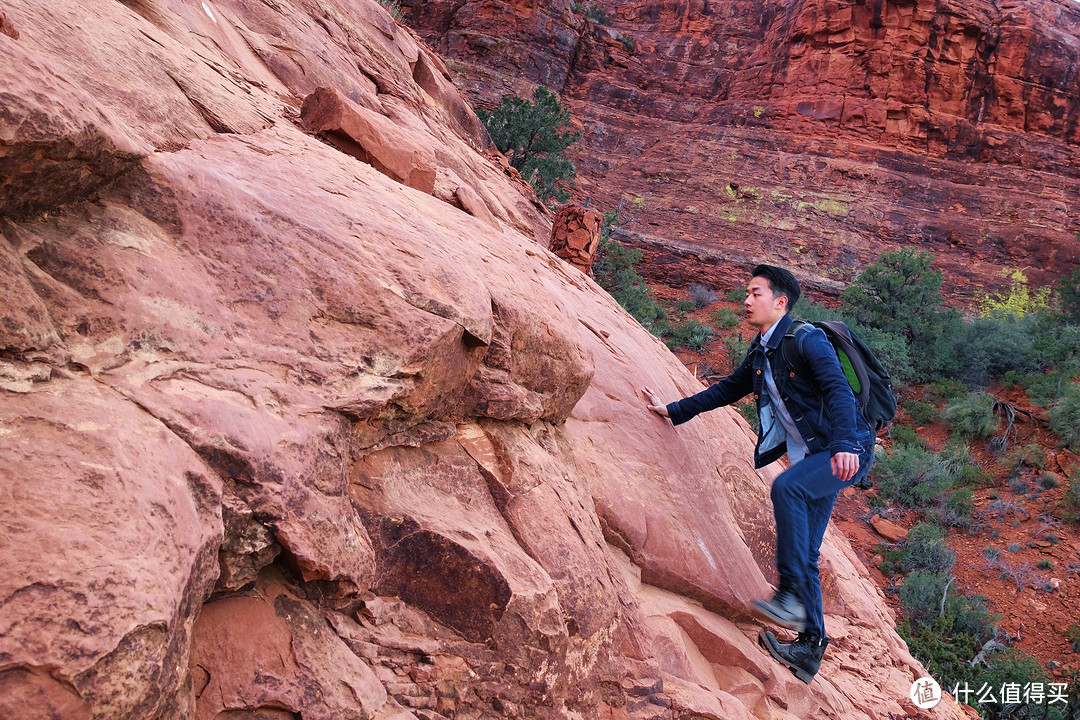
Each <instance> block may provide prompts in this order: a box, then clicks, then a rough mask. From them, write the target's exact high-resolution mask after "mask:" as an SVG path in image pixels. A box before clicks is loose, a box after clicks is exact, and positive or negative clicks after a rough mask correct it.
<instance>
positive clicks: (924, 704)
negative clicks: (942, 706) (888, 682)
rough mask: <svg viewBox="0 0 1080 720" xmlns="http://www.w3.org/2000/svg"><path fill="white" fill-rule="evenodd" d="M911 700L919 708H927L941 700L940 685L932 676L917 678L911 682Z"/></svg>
mask: <svg viewBox="0 0 1080 720" xmlns="http://www.w3.org/2000/svg"><path fill="white" fill-rule="evenodd" d="M910 696H911V702H913V703H915V707H917V708H919V709H920V710H929V709H930V708H932V707H935V706H936V705H937V704H938V703H939V702H941V686H940V685H938V684H937V680H935V679H934V678H932V677H924V678H919V679H918V680H916V681H915V682H913V683H912V684H911V693H910Z"/></svg>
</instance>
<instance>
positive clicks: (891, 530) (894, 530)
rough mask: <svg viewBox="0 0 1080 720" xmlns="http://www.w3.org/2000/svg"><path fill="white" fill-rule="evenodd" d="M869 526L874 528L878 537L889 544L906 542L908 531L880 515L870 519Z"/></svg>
mask: <svg viewBox="0 0 1080 720" xmlns="http://www.w3.org/2000/svg"><path fill="white" fill-rule="evenodd" d="M870 526H871V527H873V528H874V531H875V532H877V534H878V535H880V536H881V537H883V538H885V539H886V540H888V541H889V542H894V543H898V542H907V536H908V531H907V530H905V529H904V528H902V527H900V526H899V525H897V524H896V523H894V522H892V521H891V520H886V519H885V518H883V517H881V516H880V515H875V516H874V517H872V518H870Z"/></svg>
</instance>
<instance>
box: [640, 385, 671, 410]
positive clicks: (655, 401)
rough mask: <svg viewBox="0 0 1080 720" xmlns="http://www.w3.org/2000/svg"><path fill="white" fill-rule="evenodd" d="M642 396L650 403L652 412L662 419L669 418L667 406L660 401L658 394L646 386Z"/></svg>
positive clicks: (642, 390)
mask: <svg viewBox="0 0 1080 720" xmlns="http://www.w3.org/2000/svg"><path fill="white" fill-rule="evenodd" d="M641 394H642V395H644V396H645V399H646V400H648V401H649V405H648V407H649V409H650V410H652V411H653V412H654V413H656V414H657V415H659V416H661V417H668V412H667V405H665V404H664V403H663V402H662V401H661V400H660V396H659V395H657V394H656V391H655V390H653V389H652V388H651V387H649V386H648V385H646V386H645V387H643V388H642V389H641Z"/></svg>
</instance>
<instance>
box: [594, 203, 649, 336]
mask: <svg viewBox="0 0 1080 720" xmlns="http://www.w3.org/2000/svg"><path fill="white" fill-rule="evenodd" d="M605 225H607V222H606V223H605ZM605 234H606V233H605ZM640 261H642V252H640V250H639V249H636V248H631V247H625V246H624V245H623V244H622V243H620V242H619V241H617V240H611V239H609V237H605V236H604V234H602V236H600V242H599V249H598V250H597V253H596V261H595V262H593V276H594V277H595V279H596V282H597V284H599V286H600V287H603V288H604V289H605V290H607V291H608V293H609V294H610V295H611V297H612V298H615V299H616V301H617V302H618V303H619V304H621V305H622V307H623V308H625V309H626V312H629V313H630V314H631V315H633V316H634V318H635V320H636V321H637V322H638V323H640V324H642V325H644V326H645V327H646V328H648V329H650V330H651V331H652V334H653V335H657V336H660V335H662V334H663V331H664V330H665V327H664V324H665V323H666V320H667V313H666V311H665V310H664V309H663V305H661V304H660V302H659V301H658V300H657V298H656V296H653V295H652V290H650V289H649V286H648V285H646V284H645V279H644V277H642V276H640V275H639V274H637V263H638V262H640Z"/></svg>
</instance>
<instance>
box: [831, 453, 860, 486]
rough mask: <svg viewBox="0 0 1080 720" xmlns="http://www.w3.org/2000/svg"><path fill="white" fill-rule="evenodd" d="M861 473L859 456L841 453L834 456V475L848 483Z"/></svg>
mask: <svg viewBox="0 0 1080 720" xmlns="http://www.w3.org/2000/svg"><path fill="white" fill-rule="evenodd" d="M857 472H859V456H858V455H856V454H855V453H848V452H840V453H836V454H835V455H833V456H832V474H833V475H835V476H836V477H837V478H839V479H840V480H842V481H844V482H846V481H848V480H850V479H851V478H853V477H855V473H857Z"/></svg>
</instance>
